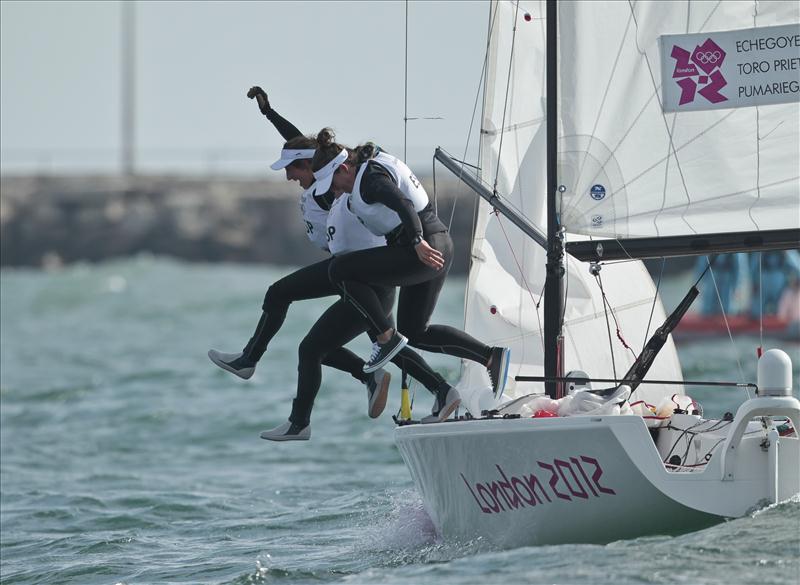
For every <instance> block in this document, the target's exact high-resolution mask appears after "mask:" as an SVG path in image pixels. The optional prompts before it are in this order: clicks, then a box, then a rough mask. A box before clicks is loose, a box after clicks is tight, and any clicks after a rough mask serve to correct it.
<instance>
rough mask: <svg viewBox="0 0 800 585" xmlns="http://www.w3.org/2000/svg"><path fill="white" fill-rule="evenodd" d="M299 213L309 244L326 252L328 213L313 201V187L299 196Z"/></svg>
mask: <svg viewBox="0 0 800 585" xmlns="http://www.w3.org/2000/svg"><path fill="white" fill-rule="evenodd" d="M300 212H301V213H302V214H303V222H304V223H305V224H306V235H307V236H308V239H309V240H311V243H312V244H314V245H315V246H317V247H318V248H321V249H323V250H325V251H326V252H327V251H328V238H327V237H326V233H327V223H328V211H326V210H325V209H322V208H321V207H320V206H319V204H318V203H317V202H316V201H315V200H314V186H313V185H312V186H311V187H310V188H309V189H306V190H305V191H303V194H302V195H301V196H300Z"/></svg>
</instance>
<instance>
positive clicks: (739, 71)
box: [558, 0, 800, 237]
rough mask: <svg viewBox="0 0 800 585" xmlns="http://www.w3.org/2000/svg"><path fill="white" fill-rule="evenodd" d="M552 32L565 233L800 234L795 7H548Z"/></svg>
mask: <svg viewBox="0 0 800 585" xmlns="http://www.w3.org/2000/svg"><path fill="white" fill-rule="evenodd" d="M559 22H560V23H562V26H560V28H559V42H558V51H559V55H560V62H559V98H560V115H561V124H562V129H561V130H562V131H561V132H560V145H559V153H560V157H561V167H560V169H559V180H560V181H561V182H562V183H563V184H564V185H565V186H566V188H567V191H566V192H565V194H564V212H563V222H564V224H565V225H566V226H567V228H568V229H569V231H571V232H575V233H583V234H586V235H589V236H600V237H651V236H672V235H684V234H694V233H714V232H740V231H754V230H767V229H787V228H800V132H799V130H800V101H798V100H800V88H799V87H798V82H800V46H798V44H800V25H798V23H800V3H798V2H785V1H774V2H770V1H758V2H741V1H724V2H687V1H680V0H671V1H669V2H559ZM566 23H569V24H568V25H567V24H566ZM665 35H676V36H668V37H667V36H665ZM682 41H683V42H682ZM725 49H727V50H725ZM673 51H679V52H680V51H686V52H685V53H684V55H689V54H691V55H692V57H691V59H693V60H690V58H689V57H686V58H685V59H684V60H683V62H684V68H683V69H681V64H680V63H679V57H680V54H679V53H675V56H673V54H672V53H673ZM695 51H696V52H695ZM701 61H703V62H705V63H703V62H701ZM573 64H576V65H575V66H573ZM577 64H579V65H577ZM701 67H705V70H704V69H701ZM715 75H718V76H719V83H718V86H719V90H718V91H717V92H712V93H713V95H716V96H717V97H716V99H715V98H714V97H713V96H712V95H711V94H706V95H708V99H707V98H706V97H704V96H701V95H699V94H700V92H701V91H703V90H702V88H703V87H705V85H704V84H706V85H708V84H710V83H711V82H712V77H713V76H715ZM681 76H685V77H681ZM679 82H681V83H686V84H688V85H687V91H688V95H687V98H686V99H687V102H688V103H686V104H684V105H682V106H675V107H673V108H668V107H667V106H666V105H665V104H664V103H663V102H664V99H665V96H668V95H669V94H670V93H676V92H677V93H678V94H679V93H680V88H679ZM712 90H713V88H712ZM754 92H755V94H756V97H755V98H754V97H752V96H753V93H754ZM747 96H750V97H747ZM759 96H760V98H759ZM759 100H760V103H766V104H767V105H761V106H755V105H753V104H754V103H759ZM775 101H784V102H786V103H770V102H775ZM676 108H677V109H688V110H691V111H678V112H672V111H668V112H665V111H664V110H665V109H676ZM706 108H711V109H706ZM593 187H594V188H595V192H594V193H593V192H592V188H593Z"/></svg>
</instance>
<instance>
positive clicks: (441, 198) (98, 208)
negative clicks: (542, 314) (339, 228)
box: [0, 175, 477, 274]
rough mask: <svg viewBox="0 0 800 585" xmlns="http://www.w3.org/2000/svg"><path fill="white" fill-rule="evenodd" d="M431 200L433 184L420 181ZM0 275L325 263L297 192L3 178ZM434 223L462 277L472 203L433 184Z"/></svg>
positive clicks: (165, 182)
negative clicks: (164, 260)
mask: <svg viewBox="0 0 800 585" xmlns="http://www.w3.org/2000/svg"><path fill="white" fill-rule="evenodd" d="M423 182H424V183H425V188H426V189H427V190H428V193H429V194H430V195H431V196H432V195H433V193H434V189H433V184H432V181H429V180H428V181H423ZM0 183H1V188H0V267H23V266H26V267H49V266H59V265H64V264H70V263H73V262H87V261H88V262H100V261H104V260H110V259H115V258H123V257H128V256H133V255H136V254H140V253H152V254H156V255H160V256H169V257H174V258H178V259H182V260H188V261H196V262H223V261H224V262H241V263H253V264H273V265H291V266H302V265H306V264H309V263H311V262H315V261H318V260H322V259H324V258H326V257H327V254H325V253H324V252H322V251H321V250H318V249H317V248H315V247H314V246H313V245H312V244H310V242H309V241H308V239H307V238H306V235H305V228H304V224H303V222H302V221H301V219H300V212H299V209H298V201H299V194H300V189H299V187H298V186H297V185H295V184H289V183H286V182H285V181H274V180H273V181H266V180H263V179H261V178H232V177H218V178H204V177H179V176H140V177H133V178H125V177H115V176H102V175H87V176H70V175H67V176H49V175H48V176H4V177H2V178H1V179H0ZM437 197H438V204H439V213H440V215H441V217H442V219H443V221H445V222H448V221H449V220H450V216H451V213H452V207H453V203H454V201H457V204H456V209H455V213H453V223H452V228H451V232H452V234H453V238H454V241H455V245H456V253H457V257H456V259H455V262H454V265H453V269H452V270H453V272H454V273H462V274H463V273H465V272H466V271H467V268H468V258H469V238H470V232H471V229H472V221H473V214H474V206H475V203H476V200H477V197H476V196H475V195H474V194H473V193H471V192H470V191H468V190H467V189H466V188H464V187H461V188H459V185H458V184H457V183H456V182H455V181H453V180H452V179H451V180H449V181H442V180H441V179H438V180H437Z"/></svg>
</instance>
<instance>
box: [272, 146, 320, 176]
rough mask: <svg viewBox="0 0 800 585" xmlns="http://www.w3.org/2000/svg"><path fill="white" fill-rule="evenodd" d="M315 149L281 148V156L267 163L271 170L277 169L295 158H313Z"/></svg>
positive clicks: (287, 164)
mask: <svg viewBox="0 0 800 585" xmlns="http://www.w3.org/2000/svg"><path fill="white" fill-rule="evenodd" d="M314 152H315V150H314V149H313V148H284V149H283V150H281V158H279V159H278V160H276V161H275V162H274V163H272V164H271V165H269V168H271V169H272V170H273V171H279V170H281V169H283V168H285V167H288V166H289V165H290V164H292V163H293V162H294V161H296V160H302V159H304V158H314Z"/></svg>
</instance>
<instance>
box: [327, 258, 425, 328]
mask: <svg viewBox="0 0 800 585" xmlns="http://www.w3.org/2000/svg"><path fill="white" fill-rule="evenodd" d="M438 272H439V271H437V270H435V269H433V268H430V267H428V266H426V265H424V264H423V263H422V262H421V261H420V260H419V258H417V255H416V253H415V252H414V249H413V248H411V247H408V246H383V247H380V248H372V249H369V250H361V251H360V252H353V253H352V254H344V255H342V256H337V257H336V258H334V259H333V261H332V262H331V264H330V268H329V275H330V280H331V282H332V283H333V284H334V285H335V286H336V287H337V289H338V290H339V291H341V294H342V297H343V298H344V299H345V300H347V301H348V302H349V303H351V304H352V305H353V306H354V307H355V308H356V310H357V311H358V312H359V313H361V315H363V316H364V318H365V319H366V320H367V323H368V324H369V326H370V327H371V328H372V329H374V330H375V331H377V332H379V333H383V332H385V331H387V330H389V329H392V328H393V327H392V324H391V322H390V321H389V318H388V316H387V315H386V313H385V312H384V310H383V307H382V305H381V302H380V299H379V297H378V294H377V293H376V292H375V289H374V288H372V287H371V286H370V285H371V284H375V285H381V286H405V285H409V284H418V283H420V282H425V281H426V280H430V279H432V278H434V277H435V276H436V275H437V273H438Z"/></svg>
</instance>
